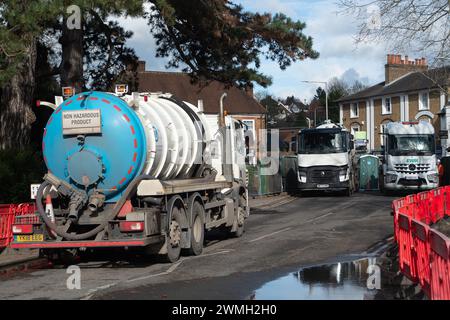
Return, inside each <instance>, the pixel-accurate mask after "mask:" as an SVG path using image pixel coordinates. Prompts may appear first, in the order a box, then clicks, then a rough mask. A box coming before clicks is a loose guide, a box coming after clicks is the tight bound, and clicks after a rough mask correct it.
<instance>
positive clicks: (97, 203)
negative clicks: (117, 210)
mask: <svg viewBox="0 0 450 320" xmlns="http://www.w3.org/2000/svg"><path fill="white" fill-rule="evenodd" d="M104 203H105V195H103V194H100V193H96V194H93V195H91V196H90V197H89V204H88V208H89V210H90V211H91V212H96V211H97V210H98V209H99V208H101V207H102V206H103V204H104Z"/></svg>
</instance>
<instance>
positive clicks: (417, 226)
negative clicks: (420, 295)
mask: <svg viewBox="0 0 450 320" xmlns="http://www.w3.org/2000/svg"><path fill="white" fill-rule="evenodd" d="M392 210H393V213H394V231H395V240H396V241H397V244H398V256H399V264H400V270H401V271H402V273H403V274H404V275H406V276H407V277H408V278H409V279H411V280H412V281H414V282H418V283H420V285H421V287H422V289H423V291H424V293H425V294H426V295H427V296H428V297H429V298H431V299H433V300H440V299H445V300H450V238H449V237H447V236H446V235H444V234H442V233H440V232H438V231H436V230H434V229H433V228H432V227H431V226H430V225H431V224H434V223H436V222H438V221H439V220H441V219H442V218H445V216H446V215H447V216H450V186H446V187H441V188H438V189H435V190H431V191H424V192H420V193H418V194H416V195H410V196H407V197H404V198H401V199H397V200H394V201H393V202H392Z"/></svg>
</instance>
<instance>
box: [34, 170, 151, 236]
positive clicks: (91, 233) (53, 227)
mask: <svg viewBox="0 0 450 320" xmlns="http://www.w3.org/2000/svg"><path fill="white" fill-rule="evenodd" d="M148 179H154V177H152V176H149V175H141V176H138V177H136V178H135V179H134V180H133V181H132V182H131V183H130V184H129V185H128V187H127V188H126V189H125V191H124V193H123V195H122V197H121V198H120V200H119V201H118V202H117V203H116V205H115V206H114V207H113V209H112V211H111V213H110V215H109V216H108V217H107V219H105V221H104V222H102V223H101V224H99V225H98V226H97V227H95V228H94V229H92V230H91V231H88V232H85V233H81V234H71V233H67V232H66V231H62V230H59V229H58V226H57V225H56V224H55V223H53V222H52V221H51V220H50V218H49V217H48V216H47V213H46V212H45V209H44V205H43V204H42V198H43V195H44V190H45V188H47V187H48V186H49V185H51V184H50V183H49V182H48V181H44V182H43V183H42V184H41V186H40V187H39V189H38V191H37V194H36V206H37V210H38V212H39V215H40V216H41V217H42V219H43V220H44V222H45V224H46V225H47V227H49V228H50V229H51V230H53V231H55V233H56V234H57V235H58V236H60V237H63V238H64V239H67V240H85V239H88V238H91V237H93V236H95V235H97V234H98V233H99V232H101V231H103V230H104V229H105V227H106V226H107V225H108V222H109V221H110V220H112V219H114V218H115V217H116V216H117V215H118V214H119V211H120V209H122V206H123V205H124V204H125V201H127V200H128V199H129V197H130V196H131V195H132V192H133V191H134V190H135V187H136V185H137V184H138V183H139V182H141V181H142V180H148Z"/></svg>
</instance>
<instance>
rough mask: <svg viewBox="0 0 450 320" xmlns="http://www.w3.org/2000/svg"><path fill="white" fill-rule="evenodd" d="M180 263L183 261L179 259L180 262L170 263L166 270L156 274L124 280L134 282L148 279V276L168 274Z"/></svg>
mask: <svg viewBox="0 0 450 320" xmlns="http://www.w3.org/2000/svg"><path fill="white" fill-rule="evenodd" d="M182 263H183V261H180V262H178V263H176V264H174V265H172V266H171V267H170V268H169V269H167V271H164V272H161V273H157V274H149V275H148V276H143V277H139V278H134V279H130V280H127V281H126V282H128V283H130V282H135V281H139V280H145V279H150V278H154V277H159V276H165V275H168V274H170V273H172V272H174V271H175V270H176V268H178V267H179V265H180V264H182Z"/></svg>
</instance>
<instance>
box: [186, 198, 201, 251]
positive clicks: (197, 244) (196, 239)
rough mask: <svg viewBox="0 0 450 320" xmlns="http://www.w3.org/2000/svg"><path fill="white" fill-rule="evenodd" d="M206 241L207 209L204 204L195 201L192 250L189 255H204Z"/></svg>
mask: <svg viewBox="0 0 450 320" xmlns="http://www.w3.org/2000/svg"><path fill="white" fill-rule="evenodd" d="M204 241H205V209H204V208H203V206H202V204H201V203H199V202H198V201H195V202H194V204H193V206H192V225H191V248H190V249H189V254H191V255H194V256H198V255H201V254H202V251H203V243H204Z"/></svg>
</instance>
